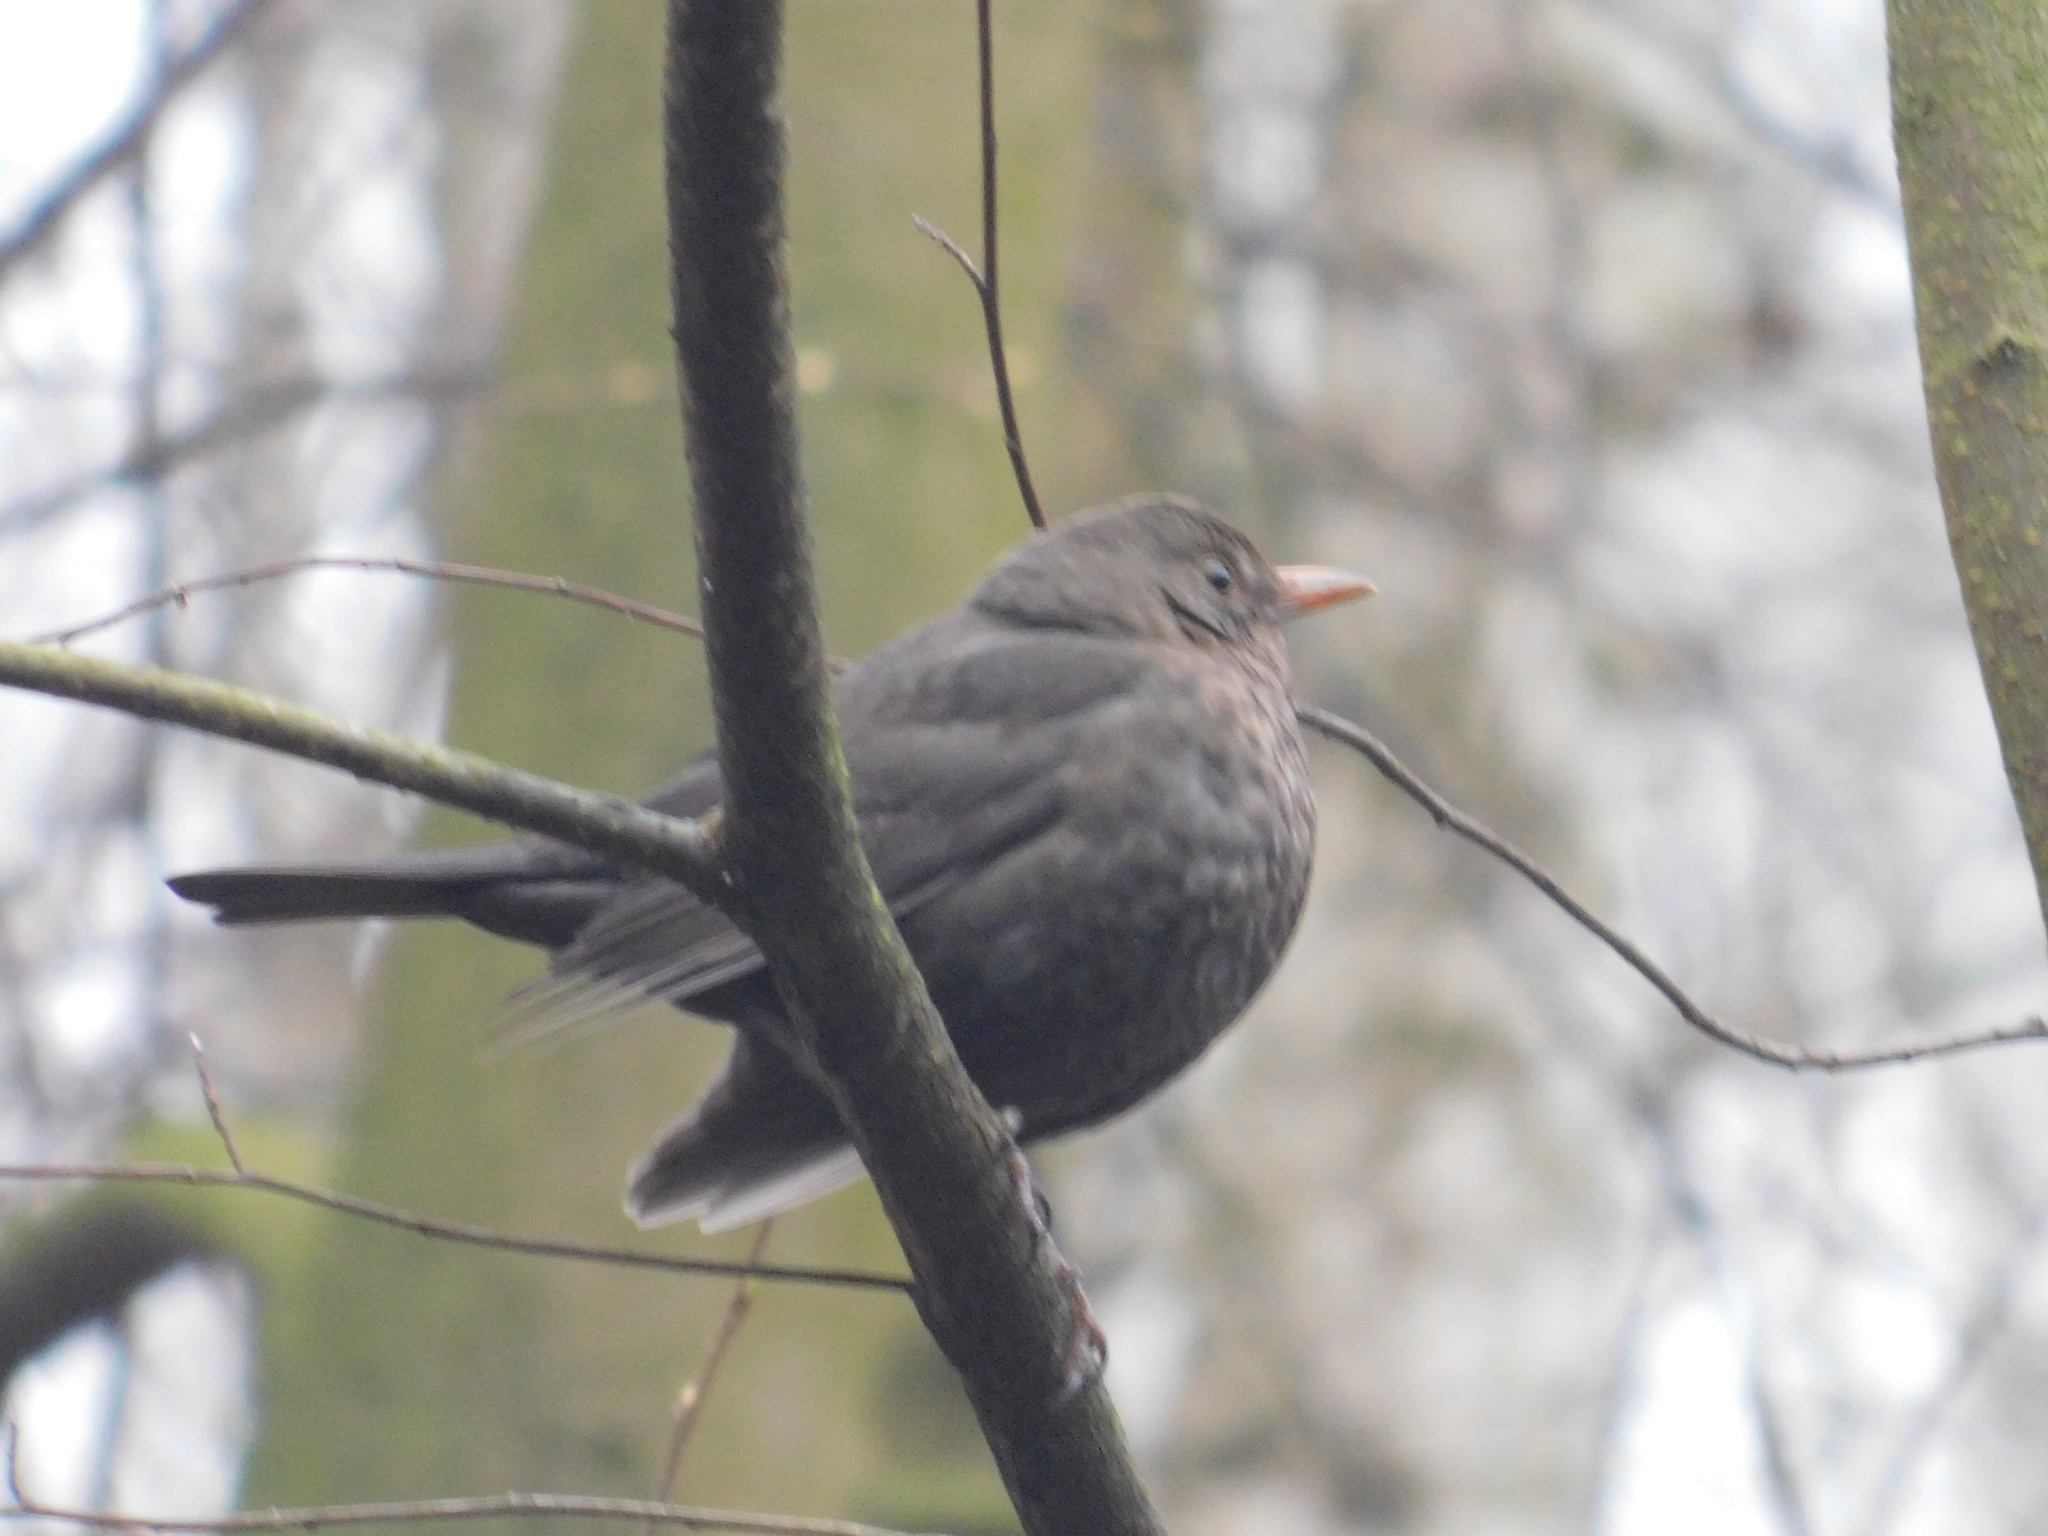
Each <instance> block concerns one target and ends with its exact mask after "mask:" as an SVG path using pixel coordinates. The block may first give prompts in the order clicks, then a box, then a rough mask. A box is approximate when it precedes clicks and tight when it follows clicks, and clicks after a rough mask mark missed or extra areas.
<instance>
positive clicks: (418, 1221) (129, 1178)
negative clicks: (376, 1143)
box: [0, 1163, 910, 1291]
mask: <svg viewBox="0 0 2048 1536" xmlns="http://www.w3.org/2000/svg"><path fill="white" fill-rule="evenodd" d="M8 1181H18V1182H22V1183H44V1184H54V1183H70V1182H78V1183H99V1184H180V1185H186V1186H189V1187H195V1188H201V1189H251V1190H257V1191H259V1192H261V1193H263V1194H269V1195H282V1196H284V1197H285V1198H286V1199H287V1200H297V1201H299V1202H301V1203H302V1204H305V1205H316V1206H319V1207H321V1208H322V1209H323V1210H329V1211H337V1212H339V1213H340V1214H342V1215H344V1216H354V1217H357V1218H359V1219H360V1220H363V1221H371V1222H376V1223H377V1224H378V1225H380V1226H386V1227H397V1228H398V1229H399V1230H401V1231H404V1232H411V1233H414V1234H416V1235H418V1236H420V1237H429V1238H436V1239H439V1240H441V1241H443V1242H451V1243H466V1244H468V1245H470V1246H471V1247H474V1248H492V1249H498V1250H500V1251H503V1252H506V1253H524V1254H530V1255H533V1256H534V1257H537V1258H544V1259H575V1260H578V1261H579V1262H582V1263H586V1264H610V1265H614V1266H617V1267H619V1268H622V1269H654V1270H661V1271H664V1272H667V1273H670V1274H679V1275H727V1276H731V1277H733V1278H735V1279H747V1278H755V1279H761V1280H787V1281H794V1282H799V1283H802V1284H806V1285H843V1286H851V1287H853V1288H855V1289H860V1290H873V1291H908V1290H909V1289H910V1281H908V1280H906V1279H902V1278H899V1277H898V1276H895V1275H882V1274H875V1273H873V1272H872V1271H868V1270H860V1269H812V1268H808V1267H805V1266H800V1265H783V1264H742V1263H737V1262H734V1261H733V1260H730V1259H691V1258H682V1257H678V1256H675V1255H671V1254H662V1253H636V1252H634V1251H633V1250H631V1249H629V1248H605V1247H600V1246H598V1245H595V1244H590V1243H570V1242H562V1241H560V1240H558V1239H555V1238H547V1237H526V1236H522V1235H520V1234H518V1233H513V1232H498V1231H494V1230H492V1229H491V1228H489V1227H479V1226H472V1225H471V1224H470V1223H468V1222H463V1221H438V1220H436V1219H434V1218H433V1217H430V1216H417V1215H414V1214H413V1213H412V1212H411V1211H405V1210H400V1209H399V1208H398V1207H397V1206H391V1205H382V1204H379V1203H378V1202H377V1201H375V1200H364V1199H360V1198H359V1197H357V1196H355V1195H343V1194H337V1193H336V1192H334V1191H333V1190H327V1189H318V1188H315V1187H314V1186H312V1185H310V1184H300V1183H297V1182H296V1181H294V1180H292V1179H281V1178H278V1177H276V1176H275V1175H273V1174H268V1173H253V1172H250V1171H248V1170H246V1169H229V1168H198V1167H193V1166H191V1165H189V1164H185V1163H28V1164H20V1163H11V1164H10V1163H0V1183H6V1182H8Z"/></svg>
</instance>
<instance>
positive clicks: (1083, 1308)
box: [1010, 1132, 1109, 1408]
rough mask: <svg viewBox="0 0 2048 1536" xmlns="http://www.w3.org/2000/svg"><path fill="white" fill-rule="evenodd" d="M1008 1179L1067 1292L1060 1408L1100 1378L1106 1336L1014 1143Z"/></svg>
mask: <svg viewBox="0 0 2048 1536" xmlns="http://www.w3.org/2000/svg"><path fill="white" fill-rule="evenodd" d="M1013 1134H1014V1132H1013ZM1010 1181H1011V1183H1012V1184H1013V1185H1014V1186H1015V1187H1016V1190H1017V1196H1018V1198H1019V1199H1020V1200H1021V1201H1023V1203H1024V1208H1025V1209H1026V1210H1027V1211H1029V1212H1030V1213H1031V1222H1032V1225H1033V1226H1034V1227H1035V1228H1036V1229H1037V1231H1036V1236H1037V1238H1038V1241H1039V1242H1041V1243H1043V1244H1044V1245H1045V1246H1046V1247H1047V1249H1049V1250H1050V1251H1051V1253H1052V1261H1053V1264H1054V1266H1055V1268H1056V1270H1057V1273H1058V1275H1059V1282H1060V1288H1061V1289H1062V1290H1064V1291H1065V1292H1066V1293H1067V1309H1068V1316H1069V1318H1070V1320H1071V1325H1072V1326H1071V1330H1070V1331H1069V1333H1068V1335H1067V1347H1066V1348H1065V1349H1064V1350H1063V1351H1062V1352H1061V1354H1060V1389H1059V1391H1058V1392H1057V1393H1055V1394H1054V1395H1053V1400H1052V1405H1053V1406H1054V1407H1055V1408H1062V1407H1065V1406H1066V1405H1067V1404H1068V1403H1069V1402H1071V1401H1073V1399H1074V1398H1076V1397H1078V1396H1079V1395H1080V1394H1081V1392H1082V1391H1083V1390H1084V1389H1085V1388H1087V1387H1089V1386H1090V1385H1092V1384H1093V1383H1094V1382H1096V1381H1098V1380H1100V1379H1101V1376H1102V1372H1103V1370H1104V1368H1105V1367H1106V1366H1108V1364H1109V1338H1108V1336H1107V1335H1105V1334H1104V1333H1103V1331H1102V1324H1100V1323H1099V1322H1097V1321H1096V1320H1095V1309H1094V1308H1093V1307H1091V1306H1089V1305H1088V1293H1087V1291H1086V1290H1084V1289H1083V1288H1082V1285H1081V1271H1080V1270H1078V1269H1076V1268H1075V1267H1074V1265H1073V1263H1072V1262H1071V1261H1070V1260H1069V1259H1068V1258H1067V1256H1066V1255H1065V1254H1063V1253H1061V1252H1060V1249H1059V1244H1058V1243H1056V1242H1055V1241H1054V1240H1053V1235H1052V1202H1051V1201H1049V1200H1047V1199H1046V1197H1045V1188H1044V1186H1043V1185H1041V1184H1040V1183H1039V1182H1038V1176H1037V1175H1036V1174H1035V1173H1033V1172H1032V1171H1031V1164H1030V1163H1029V1162H1028V1161H1026V1160H1025V1157H1024V1153H1023V1151H1022V1149H1020V1148H1018V1147H1017V1146H1015V1145H1012V1146H1011V1148H1010Z"/></svg>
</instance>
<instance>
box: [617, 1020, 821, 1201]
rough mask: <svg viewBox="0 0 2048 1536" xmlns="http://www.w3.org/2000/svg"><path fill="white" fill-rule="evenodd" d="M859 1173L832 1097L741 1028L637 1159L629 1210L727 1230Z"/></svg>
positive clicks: (631, 1177)
mask: <svg viewBox="0 0 2048 1536" xmlns="http://www.w3.org/2000/svg"><path fill="white" fill-rule="evenodd" d="M861 1171H862V1170H861V1162H860V1157H859V1155H858V1154H856V1153H855V1151H854V1150H853V1148H852V1147H851V1146H849V1145H848V1144H847V1140H846V1131H845V1128H844V1127H843V1126H841V1125H840V1123H839V1116H838V1113H837V1112H836V1111H835V1110H834V1109H833V1108H832V1105H831V1104H830V1102H829V1101H827V1100H826V1099H825V1097H824V1096H823V1095H822V1094H820V1093H819V1092H818V1091H817V1090H816V1089H815V1088H813V1087H812V1086H811V1085H810V1084H809V1083H807V1082H806V1081H805V1080H804V1079H803V1078H802V1077H801V1076H799V1075H798V1074H797V1072H796V1071H795V1069H793V1068H792V1067H790V1066H789V1065H787V1063H785V1062H784V1061H783V1059H782V1058H781V1057H780V1056H779V1055H777V1054H776V1052H775V1051H774V1049H773V1047H770V1046H765V1045H762V1044H761V1043H760V1042H758V1041H757V1040H755V1039H754V1038H752V1037H751V1036H749V1035H747V1034H745V1033H741V1034H739V1035H737V1036H736V1037H735V1038H734V1040H733V1047H732V1054H731V1055H730V1056H728V1057H727V1058H726V1062H725V1066H724V1067H723V1068H722V1069H721V1070H720V1072H719V1074H718V1076H717V1077H716V1078H715V1079H714V1080H713V1081H712V1083H711V1086H710V1087H709V1088H707V1089H706V1090H705V1092H704V1096H703V1098H702V1099H700V1100H699V1101H698V1103H697V1105H696V1107H695V1108H694V1109H691V1110H690V1111H689V1112H688V1113H686V1114H684V1115H683V1116H682V1117H681V1118H679V1119H678V1120H676V1121H675V1122H673V1123H672V1124H671V1125H670V1126H669V1127H668V1129H667V1130H665V1131H663V1132H662V1134H661V1139H660V1140H659V1141H657V1142H656V1143H655V1144H654V1146H653V1148H652V1149H651V1150H650V1151H649V1152H648V1153H647V1155H646V1156H645V1157H643V1158H641V1159H640V1161H639V1162H637V1163H635V1164H634V1165H633V1171H632V1172H631V1173H630V1174H629V1175H627V1180H626V1214H627V1215H629V1216H631V1217H632V1218H633V1219H634V1220H635V1221H637V1222H638V1223H639V1224H640V1225H641V1226H643V1227H659V1226H665V1225H667V1224H668V1223H670V1222H673V1221H687V1220H690V1219H691V1218H695V1219H696V1220H697V1222H698V1223H699V1225H701V1226H702V1227H703V1229H704V1230H705V1231H706V1232H722V1231H724V1230H726V1229H727V1228H729V1227H738V1226H744V1225H746V1223H748V1222H750V1221H759V1220H760V1219H761V1218H762V1217H764V1216H773V1215H774V1214H775V1213H776V1212H778V1211H786V1210H788V1209H790V1208H791V1207H792V1206H797V1205H801V1204H803V1203H804V1202H805V1201H806V1200H811V1199H815V1198H816V1197H817V1196H819V1195H823V1194H827V1193H829V1192H830V1191H832V1190H835V1189H837V1188H839V1187H840V1186H841V1185H842V1184H850V1183H852V1182H853V1181H854V1180H855V1179H857V1178H859V1177H860V1175H861Z"/></svg>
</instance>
